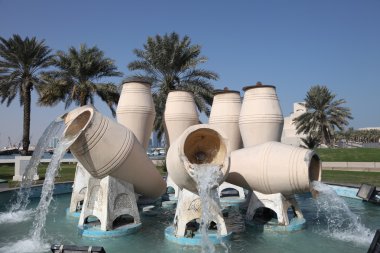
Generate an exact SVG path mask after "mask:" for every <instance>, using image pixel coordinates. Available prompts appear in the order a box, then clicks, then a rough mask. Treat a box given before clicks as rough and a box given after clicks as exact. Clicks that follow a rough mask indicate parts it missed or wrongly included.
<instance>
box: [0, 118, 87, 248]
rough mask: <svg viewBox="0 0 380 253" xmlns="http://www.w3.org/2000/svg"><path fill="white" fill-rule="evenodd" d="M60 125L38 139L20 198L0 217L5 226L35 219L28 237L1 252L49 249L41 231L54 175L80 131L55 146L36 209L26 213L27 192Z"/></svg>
mask: <svg viewBox="0 0 380 253" xmlns="http://www.w3.org/2000/svg"><path fill="white" fill-rule="evenodd" d="M62 126H63V121H54V122H53V123H52V124H50V125H49V127H48V128H47V129H46V130H45V132H44V135H43V137H41V138H40V140H39V142H38V145H37V148H36V150H35V152H34V153H33V157H32V159H31V160H30V162H29V164H28V167H27V169H26V171H25V173H24V176H23V181H22V183H21V189H20V190H19V191H18V194H17V196H18V197H19V198H20V199H17V202H16V204H15V205H13V206H12V207H11V211H10V212H8V213H2V214H0V222H1V220H5V219H7V218H8V223H11V222H9V221H13V222H14V223H16V222H22V221H24V220H25V217H27V216H28V217H31V216H32V217H33V216H34V217H33V224H32V227H31V229H30V231H29V234H28V236H27V237H26V238H23V239H21V240H19V241H17V242H16V244H17V245H18V247H14V245H9V247H8V246H5V247H3V248H2V250H4V252H42V251H46V250H47V249H48V248H49V247H50V244H48V243H47V242H46V235H45V233H44V232H45V223H46V216H47V214H48V211H49V205H50V203H51V201H52V199H53V190H54V181H55V177H56V176H57V173H58V169H59V164H60V161H61V159H62V158H63V156H64V155H65V153H66V150H67V149H68V148H69V147H70V145H71V144H72V143H73V142H74V141H75V140H76V137H77V136H79V134H80V133H81V132H79V133H78V134H77V135H76V136H70V137H69V138H67V139H66V138H63V137H61V138H60V140H59V142H58V146H57V147H56V148H55V150H54V154H53V156H52V158H51V162H50V163H49V165H48V168H47V170H46V174H45V179H44V183H43V186H42V192H41V197H40V201H39V203H38V206H37V207H36V209H35V210H33V209H32V210H30V209H29V210H25V208H26V206H27V205H28V203H29V193H30V187H31V185H32V179H33V175H34V174H35V173H36V171H37V167H38V165H39V162H40V159H41V157H42V155H43V153H44V150H45V148H46V146H47V144H48V142H49V140H50V139H51V137H53V136H56V135H57V134H58V132H59V131H60V130H61V129H62ZM61 135H62V133H61ZM17 219H18V220H17ZM3 223H4V222H3Z"/></svg>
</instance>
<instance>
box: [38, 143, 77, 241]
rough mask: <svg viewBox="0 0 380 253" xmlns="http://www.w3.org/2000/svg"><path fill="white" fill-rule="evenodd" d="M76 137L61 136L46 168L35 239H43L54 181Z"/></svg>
mask: <svg viewBox="0 0 380 253" xmlns="http://www.w3.org/2000/svg"><path fill="white" fill-rule="evenodd" d="M75 139H76V138H75V137H73V138H70V139H65V138H61V139H60V142H59V144H58V146H57V147H56V148H55V150H54V154H53V157H52V158H51V162H50V163H49V166H48V168H47V170H46V175H45V180H44V184H43V186H42V192H41V199H40V202H39V203H38V206H37V208H36V212H35V213H36V215H35V217H34V222H33V228H32V230H31V236H32V239H33V240H41V239H42V238H41V237H42V232H43V229H44V227H45V222H46V215H47V213H48V210H49V209H48V208H49V205H50V202H51V200H52V198H53V190H54V181H55V177H56V176H57V173H58V168H59V163H60V161H61V159H62V158H63V156H64V155H65V153H66V150H67V149H68V148H69V147H70V145H71V144H72V143H73V142H74V141H75Z"/></svg>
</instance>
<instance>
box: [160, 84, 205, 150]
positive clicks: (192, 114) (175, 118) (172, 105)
mask: <svg viewBox="0 0 380 253" xmlns="http://www.w3.org/2000/svg"><path fill="white" fill-rule="evenodd" d="M164 120H165V131H166V134H167V138H168V140H167V142H168V144H169V145H170V144H171V143H173V142H174V141H175V140H176V139H177V138H178V137H179V136H180V135H181V134H182V133H183V132H184V131H185V130H186V129H187V128H188V127H190V126H193V125H196V124H198V123H199V119H198V111H197V108H196V105H195V101H194V98H193V94H192V93H191V92H187V91H171V92H169V94H168V98H167V100H166V105H165V113H164Z"/></svg>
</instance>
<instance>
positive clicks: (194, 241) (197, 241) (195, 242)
mask: <svg viewBox="0 0 380 253" xmlns="http://www.w3.org/2000/svg"><path fill="white" fill-rule="evenodd" d="M231 235H232V232H230V233H228V234H227V235H224V236H221V237H220V238H218V236H217V233H216V232H209V234H208V238H209V239H210V241H211V242H212V243H213V244H215V245H216V244H221V243H222V242H225V241H228V240H230V238H231ZM165 238H166V239H167V240H169V241H171V242H174V243H177V244H181V245H187V246H201V245H202V235H201V234H200V233H198V232H196V233H195V234H194V237H192V238H187V237H176V236H175V234H174V227H173V226H170V227H167V228H166V229H165Z"/></svg>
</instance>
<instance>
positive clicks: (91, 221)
mask: <svg viewBox="0 0 380 253" xmlns="http://www.w3.org/2000/svg"><path fill="white" fill-rule="evenodd" d="M84 224H86V225H88V226H91V227H94V226H100V220H99V219H98V217H96V216H95V215H90V216H87V217H86V218H85V219H84Z"/></svg>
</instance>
